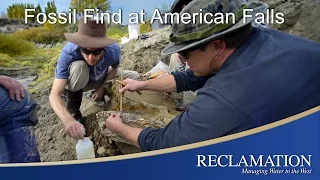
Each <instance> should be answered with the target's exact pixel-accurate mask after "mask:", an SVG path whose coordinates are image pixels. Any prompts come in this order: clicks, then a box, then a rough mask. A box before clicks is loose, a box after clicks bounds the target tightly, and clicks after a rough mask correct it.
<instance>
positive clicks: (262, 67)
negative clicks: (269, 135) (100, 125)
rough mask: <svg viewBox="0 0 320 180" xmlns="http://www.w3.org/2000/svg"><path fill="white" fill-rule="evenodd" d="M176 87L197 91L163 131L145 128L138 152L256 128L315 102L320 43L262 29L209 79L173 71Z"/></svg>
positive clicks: (319, 86)
mask: <svg viewBox="0 0 320 180" xmlns="http://www.w3.org/2000/svg"><path fill="white" fill-rule="evenodd" d="M173 75H174V77H175V80H176V83H177V91H178V92H181V91H186V90H193V91H194V90H197V89H199V88H200V89H199V90H198V93H197V96H196V99H195V100H194V102H193V103H192V104H190V105H189V106H188V108H187V110H186V111H184V112H183V113H181V114H180V115H179V116H177V117H176V118H175V119H173V120H172V121H171V122H170V123H169V124H168V125H167V126H166V127H164V128H162V129H153V128H146V129H144V130H143V131H142V132H141V133H140V135H139V138H138V143H139V146H140V147H141V149H142V150H143V151H148V150H156V149H162V148H169V147H174V146H179V145H185V144H190V143H195V142H200V141H204V140H209V139H214V138H217V137H221V136H225V135H230V134H234V133H238V132H241V131H245V130H248V129H251V128H255V127H259V126H263V125H266V124H268V123H272V122H275V121H278V120H282V119H284V118H287V117H290V116H293V115H296V114H298V113H301V112H303V111H306V110H309V109H311V108H314V107H316V106H318V105H319V104H320V95H319V93H320V81H319V77H320V44H319V43H316V42H312V41H308V40H305V39H301V38H299V37H295V36H291V35H289V34H286V33H283V32H280V31H276V30H272V29H266V28H254V31H253V33H252V35H251V36H250V38H249V40H248V41H247V42H246V43H245V44H243V45H242V46H241V47H239V48H237V49H236V50H235V51H234V53H233V54H232V55H231V56H229V57H228V59H227V60H226V61H225V63H224V64H223V66H222V67H221V69H220V71H219V72H218V73H217V74H216V75H215V76H212V77H206V78H201V79H199V78H197V77H195V76H194V74H193V73H192V72H191V71H190V70H187V71H185V72H176V73H173Z"/></svg>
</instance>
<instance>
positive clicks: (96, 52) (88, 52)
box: [80, 47, 104, 55]
mask: <svg viewBox="0 0 320 180" xmlns="http://www.w3.org/2000/svg"><path fill="white" fill-rule="evenodd" d="M103 50H104V48H101V49H96V50H88V49H86V48H82V47H80V51H81V52H83V53H84V54H86V55H90V54H93V55H99V54H101V53H102V51H103Z"/></svg>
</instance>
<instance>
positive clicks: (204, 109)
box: [138, 89, 253, 151]
mask: <svg viewBox="0 0 320 180" xmlns="http://www.w3.org/2000/svg"><path fill="white" fill-rule="evenodd" d="M251 127H253V124H252V122H251V121H250V120H249V119H248V118H247V117H246V116H245V115H244V114H243V113H242V112H241V111H239V110H238V109H237V108H236V107H235V106H234V105H233V103H231V102H230V101H228V100H227V99H225V98H224V97H223V96H221V95H220V94H219V93H217V92H216V91H214V90H211V89H207V90H202V89H201V90H199V92H198V95H197V97H196V99H195V101H194V102H193V103H192V104H191V105H189V107H188V109H187V110H186V111H185V112H183V113H181V114H180V115H179V116H177V117H176V118H175V119H173V120H172V121H171V122H170V123H169V124H168V125H167V126H166V127H164V128H162V129H154V128H150V127H149V128H146V129H143V130H142V132H141V133H140V135H139V137H138V143H139V146H140V148H141V149H142V150H143V151H150V150H157V149H163V148H170V147H175V146H180V145H186V144H191V143H195V142H200V141H204V140H209V139H214V138H217V137H221V136H224V135H227V134H232V133H234V132H239V131H242V130H246V129H248V128H251Z"/></svg>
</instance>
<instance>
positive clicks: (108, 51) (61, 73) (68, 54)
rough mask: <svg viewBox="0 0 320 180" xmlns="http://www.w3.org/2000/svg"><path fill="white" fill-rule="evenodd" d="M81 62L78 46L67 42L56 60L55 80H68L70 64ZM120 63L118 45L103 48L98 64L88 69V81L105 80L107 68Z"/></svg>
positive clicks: (81, 57)
mask: <svg viewBox="0 0 320 180" xmlns="http://www.w3.org/2000/svg"><path fill="white" fill-rule="evenodd" d="M78 60H83V61H84V58H83V56H82V54H81V52H80V49H79V46H78V45H76V44H73V43H71V42H68V43H67V44H66V46H65V47H64V48H63V49H62V51H61V54H60V56H59V59H58V63H57V67H56V71H55V74H56V78H57V79H68V77H69V66H70V64H71V63H72V62H74V61H78ZM119 63H120V46H119V45H118V44H111V45H109V46H107V47H105V48H104V51H103V56H102V58H101V59H100V60H99V62H98V63H97V64H96V65H94V66H89V67H90V73H89V74H90V76H89V77H90V80H91V81H99V80H101V79H102V78H105V77H106V76H107V73H108V68H109V66H114V67H116V66H117V65H119Z"/></svg>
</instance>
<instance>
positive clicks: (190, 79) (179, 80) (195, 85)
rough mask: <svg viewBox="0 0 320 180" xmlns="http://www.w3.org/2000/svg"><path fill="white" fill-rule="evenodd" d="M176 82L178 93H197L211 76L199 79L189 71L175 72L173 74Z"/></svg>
mask: <svg viewBox="0 0 320 180" xmlns="http://www.w3.org/2000/svg"><path fill="white" fill-rule="evenodd" d="M171 74H172V75H173V77H174V79H175V81H176V86H177V92H182V91H196V90H198V89H200V88H201V87H202V86H203V85H204V84H205V83H206V82H207V80H208V79H209V78H211V77H212V75H210V76H205V77H197V76H195V75H194V73H193V72H192V71H190V70H189V69H188V70H186V71H175V72H172V73H171Z"/></svg>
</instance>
